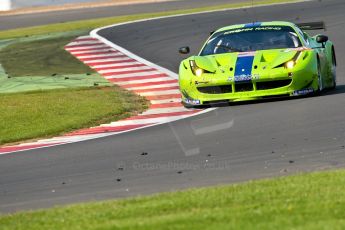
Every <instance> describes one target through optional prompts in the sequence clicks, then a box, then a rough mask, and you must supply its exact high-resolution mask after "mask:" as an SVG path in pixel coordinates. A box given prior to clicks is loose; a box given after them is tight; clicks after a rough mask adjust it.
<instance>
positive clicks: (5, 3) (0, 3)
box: [0, 0, 11, 11]
mask: <svg viewBox="0 0 345 230" xmlns="http://www.w3.org/2000/svg"><path fill="white" fill-rule="evenodd" d="M10 9H11V0H0V11H5V10H10Z"/></svg>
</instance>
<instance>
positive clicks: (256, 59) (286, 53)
mask: <svg viewBox="0 0 345 230" xmlns="http://www.w3.org/2000/svg"><path fill="white" fill-rule="evenodd" d="M300 52H301V49H275V50H259V51H254V52H242V53H241V52H240V53H224V54H216V55H208V56H195V57H194V60H195V62H196V64H197V66H198V67H200V68H202V69H204V70H207V71H209V72H216V71H217V70H219V69H223V68H227V69H228V68H233V69H236V67H239V66H240V65H241V67H242V66H247V68H250V69H252V68H253V67H255V66H256V68H258V67H261V66H264V67H265V69H273V68H276V67H279V66H281V65H283V64H284V63H286V62H288V61H290V60H293V59H294V57H295V56H296V55H298V53H300ZM243 63H245V64H243Z"/></svg>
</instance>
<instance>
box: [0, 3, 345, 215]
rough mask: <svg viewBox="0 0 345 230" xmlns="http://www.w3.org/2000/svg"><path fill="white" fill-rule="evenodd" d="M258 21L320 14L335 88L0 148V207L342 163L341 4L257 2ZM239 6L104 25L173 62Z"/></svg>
mask: <svg viewBox="0 0 345 230" xmlns="http://www.w3.org/2000/svg"><path fill="white" fill-rule="evenodd" d="M255 11H256V17H257V19H258V20H262V21H265V20H273V19H274V20H278V19H279V20H293V21H295V20H297V18H299V21H314V20H320V19H322V20H325V22H326V24H327V25H328V29H327V31H326V32H325V33H326V34H327V35H329V37H330V38H331V39H332V40H333V41H334V43H335V45H336V50H337V57H338V85H339V86H338V87H337V89H336V90H335V91H332V92H328V93H326V94H325V95H323V96H320V97H309V98H299V99H293V100H279V101H269V102H259V103H250V104H241V105H233V106H226V107H221V108H219V109H217V110H215V111H213V112H210V113H208V114H203V115H200V116H197V117H192V118H188V119H185V120H181V121H177V122H173V123H170V124H164V125H160V126H155V127H152V128H148V129H143V130H138V131H135V132H132V133H125V134H121V135H117V136H111V137H106V138H102V139H96V140H91V141H86V142H81V143H74V144H69V145H62V146H56V147H52V148H46V149H38V150H33V151H27V152H19V153H14V154H8V155H3V156H0V211H1V212H13V211H17V210H23V209H35V208H43V207H50V206H53V205H56V204H65V203H75V202H80V201H90V200H103V199H109V198H122V197H129V196H134V195H143V194H151V193H156V192H162V191H173V190H178V189H183V188H189V187H199V186H209V185H216V184H225V183H233V182H239V181H246V180H250V179H257V178H264V177H276V176H283V175H287V174H292V173H296V172H306V171H314V170H324V169H330V168H339V167H343V166H344V164H345V147H344V145H345V119H344V118H345V115H344V114H345V99H344V95H345V86H344V83H345V81H344V74H345V69H344V53H345V52H344V51H345V50H344V49H345V46H344V45H343V43H342V42H343V41H344V40H345V30H344V26H345V19H344V17H345V16H344V14H343V12H344V11H345V2H344V1H342V0H331V1H327V2H326V1H321V2H320V1H316V2H305V3H298V4H291V5H284V6H269V7H261V8H256V9H255ZM247 21H248V18H247V16H246V13H245V12H244V11H243V10H236V11H227V12H218V13H208V14H198V15H192V16H185V17H178V18H169V19H162V20H156V21H150V22H142V23H135V24H130V25H126V26H121V27H116V28H113V29H107V30H103V31H101V34H102V35H104V36H106V37H107V38H109V39H111V40H113V41H114V42H116V43H117V44H119V45H121V46H123V47H126V48H127V49H129V50H130V51H132V52H134V53H136V54H138V55H139V56H142V57H144V58H147V59H148V60H150V61H153V62H156V63H158V64H160V65H162V66H164V67H167V68H169V69H171V70H176V67H177V65H178V62H179V60H180V59H181V58H182V57H181V56H179V55H178V54H177V48H178V47H179V46H182V45H191V46H192V47H193V50H195V49H196V48H197V47H200V45H201V43H202V42H203V40H205V39H206V37H207V36H208V32H209V31H210V30H213V29H215V28H217V27H220V26H223V25H227V24H232V23H240V22H247Z"/></svg>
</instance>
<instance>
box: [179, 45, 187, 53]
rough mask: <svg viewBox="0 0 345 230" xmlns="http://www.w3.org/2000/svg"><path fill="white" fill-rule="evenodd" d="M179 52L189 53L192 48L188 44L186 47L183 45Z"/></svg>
mask: <svg viewBox="0 0 345 230" xmlns="http://www.w3.org/2000/svg"><path fill="white" fill-rule="evenodd" d="M178 52H179V53H180V54H189V52H190V49H189V47H188V46H185V47H181V48H180V49H179V50H178Z"/></svg>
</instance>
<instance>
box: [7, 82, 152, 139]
mask: <svg viewBox="0 0 345 230" xmlns="http://www.w3.org/2000/svg"><path fill="white" fill-rule="evenodd" d="M146 108H147V101H146V100H145V99H144V98H142V97H139V96H137V95H134V94H132V93H130V92H128V91H125V90H123V89H121V88H119V87H115V86H114V87H103V88H95V87H93V88H80V89H60V90H49V91H34V92H27V93H18V94H0V111H1V119H0V144H5V143H10V142H17V141H21V140H27V139H34V138H38V137H40V138H42V137H50V136H55V135H59V134H62V133H65V132H69V131H72V130H76V129H80V128H88V127H91V126H97V125H100V124H104V123H107V122H111V121H115V120H118V119H122V118H125V117H129V116H131V115H132V114H134V113H137V112H141V111H143V110H145V109H146Z"/></svg>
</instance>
